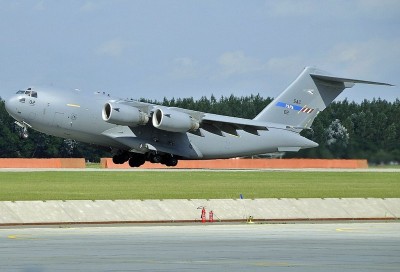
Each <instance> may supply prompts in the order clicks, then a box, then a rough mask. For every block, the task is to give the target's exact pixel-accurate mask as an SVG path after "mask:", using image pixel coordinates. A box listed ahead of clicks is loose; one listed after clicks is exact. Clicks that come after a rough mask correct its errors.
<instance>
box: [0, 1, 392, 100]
mask: <svg viewBox="0 0 400 272" xmlns="http://www.w3.org/2000/svg"><path fill="white" fill-rule="evenodd" d="M0 33H1V35H0V96H1V97H3V98H5V97H7V96H8V94H9V93H12V92H14V91H16V90H18V89H24V88H27V87H29V86H53V87H56V88H61V89H80V90H83V91H87V92H94V91H105V92H108V93H110V94H113V95H115V96H117V97H121V98H133V99H139V98H147V99H152V100H154V99H156V100H159V101H160V100H162V99H163V98H164V97H166V98H168V99H171V98H173V97H174V98H185V97H194V98H195V99H198V98H200V97H202V96H206V97H210V96H211V95H214V96H215V97H216V98H219V97H221V96H230V95H231V94H233V95H235V96H247V95H251V94H254V95H256V94H260V95H261V96H263V97H276V96H277V95H278V94H279V93H280V92H282V91H283V90H284V89H285V88H286V87H287V86H288V85H289V84H290V83H291V82H292V81H293V80H294V79H295V78H296V77H297V75H298V74H299V73H300V72H301V71H302V70H303V68H304V67H305V66H316V67H318V68H320V69H323V70H326V71H328V72H330V73H331V74H333V75H336V76H341V77H351V78H357V79H364V80H373V81H382V82H387V83H391V84H395V85H397V86H395V87H383V86H367V85H356V86H355V87H353V88H352V89H347V90H345V92H344V93H343V94H341V95H340V96H339V97H338V100H343V99H345V98H347V99H348V100H350V101H356V102H360V101H362V100H363V99H368V100H371V99H373V98H381V99H385V100H388V101H394V100H395V99H396V98H400V87H399V86H400V1H398V0H376V1H375V0H325V1H318V0H303V1H301V0H297V1H295V0H293V1H291V0H279V1H266V0H251V1H244V0H240V1H239V0H218V1H215V0H201V1H200V0H196V1H195V0H180V1H175V0H158V1H156V0H145V1H144V0H143V1H136V0H110V1H106V0H96V1H95V0H92V1H83V0H82V1H78V0H68V1H53V0H48V1H46V0H36V1H35V0H24V1H22V0H9V1H5V0H0Z"/></svg>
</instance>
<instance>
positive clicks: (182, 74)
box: [169, 57, 200, 79]
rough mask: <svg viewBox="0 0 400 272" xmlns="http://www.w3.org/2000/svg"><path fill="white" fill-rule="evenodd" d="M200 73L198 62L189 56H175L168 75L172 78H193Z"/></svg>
mask: <svg viewBox="0 0 400 272" xmlns="http://www.w3.org/2000/svg"><path fill="white" fill-rule="evenodd" d="M199 74H200V69H199V66H198V63H197V62H196V61H194V60H193V59H191V58H188V57H182V58H175V59H174V60H173V61H172V68H171V72H170V73H169V76H170V77H171V78H173V79H185V78H195V77H197V76H198V75H199Z"/></svg>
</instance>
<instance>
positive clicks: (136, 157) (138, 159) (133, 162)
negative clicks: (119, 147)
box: [129, 153, 145, 167]
mask: <svg viewBox="0 0 400 272" xmlns="http://www.w3.org/2000/svg"><path fill="white" fill-rule="evenodd" d="M144 163H145V158H144V155H142V154H136V153H135V154H133V155H132V157H131V158H130V159H129V166H130V167H139V166H141V165H143V164H144Z"/></svg>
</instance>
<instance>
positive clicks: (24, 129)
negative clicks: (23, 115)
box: [14, 121, 31, 140]
mask: <svg viewBox="0 0 400 272" xmlns="http://www.w3.org/2000/svg"><path fill="white" fill-rule="evenodd" d="M14 124H16V125H17V132H18V136H19V138H20V139H23V140H25V139H28V137H29V133H28V127H31V125H29V124H28V123H26V122H24V121H22V122H18V121H15V122H14Z"/></svg>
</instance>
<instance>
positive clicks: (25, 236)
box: [7, 234, 40, 240]
mask: <svg viewBox="0 0 400 272" xmlns="http://www.w3.org/2000/svg"><path fill="white" fill-rule="evenodd" d="M7 238H8V239H13V240H40V239H38V238H34V237H32V235H30V234H11V235H8V236H7Z"/></svg>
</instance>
